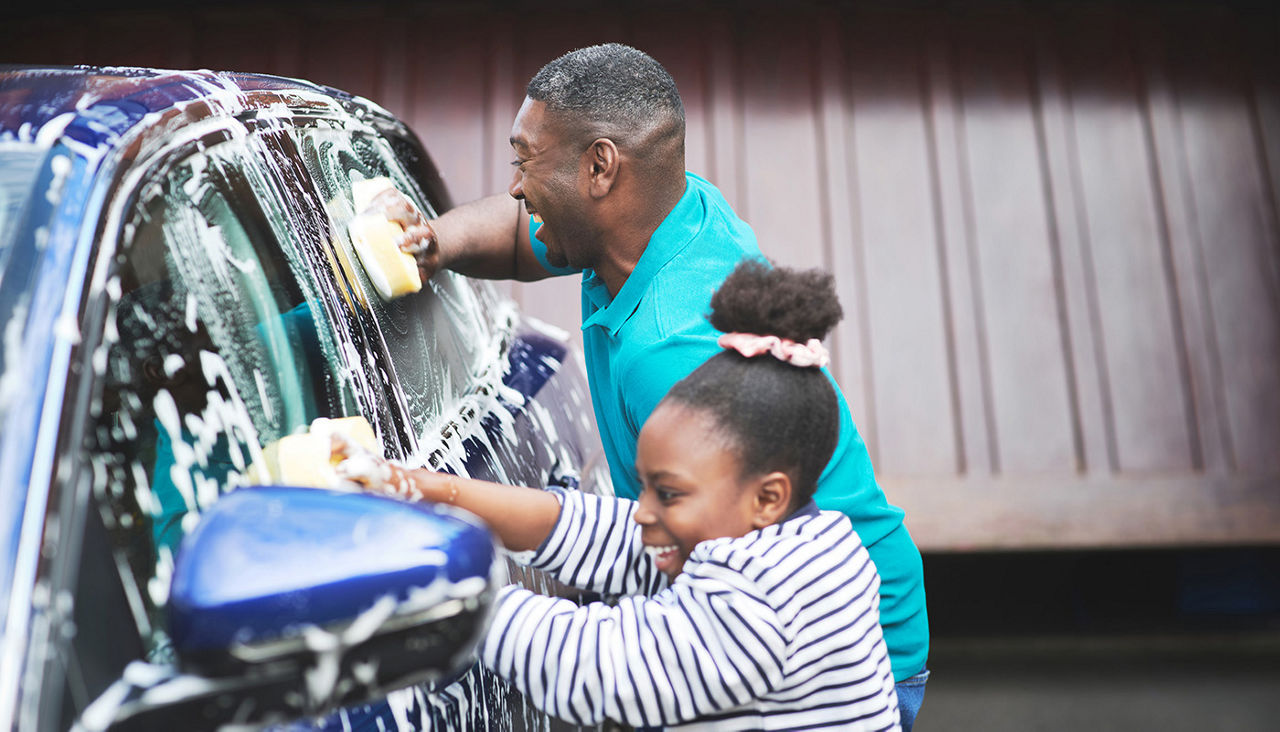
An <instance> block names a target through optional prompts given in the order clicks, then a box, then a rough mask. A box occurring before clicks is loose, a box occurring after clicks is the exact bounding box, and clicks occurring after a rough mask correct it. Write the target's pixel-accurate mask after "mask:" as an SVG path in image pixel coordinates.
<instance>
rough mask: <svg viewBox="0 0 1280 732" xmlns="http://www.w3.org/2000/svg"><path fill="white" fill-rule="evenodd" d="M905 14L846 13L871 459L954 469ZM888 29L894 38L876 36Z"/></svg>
mask: <svg viewBox="0 0 1280 732" xmlns="http://www.w3.org/2000/svg"><path fill="white" fill-rule="evenodd" d="M918 24H919V20H918V18H917V17H916V16H914V15H911V14H904V15H898V14H897V13H885V14H875V15H870V16H862V17H860V18H859V19H858V20H855V22H854V23H853V24H852V26H853V28H854V29H855V30H854V32H853V34H852V35H851V37H850V39H849V79H850V89H851V94H852V100H853V105H852V106H853V109H854V120H853V142H852V150H851V152H852V157H853V160H854V161H856V165H857V180H858V187H857V190H856V196H857V199H858V210H859V212H860V215H859V230H858V231H856V232H855V235H854V236H855V238H856V239H857V241H858V244H859V245H860V246H861V248H862V250H863V252H864V258H865V264H866V290H867V307H868V310H869V312H868V316H869V317H868V323H869V330H870V332H869V338H868V348H869V350H870V357H871V360H872V367H871V374H872V388H873V389H874V393H875V396H874V399H875V404H876V410H877V418H876V429H877V433H876V440H877V443H878V445H879V448H878V457H879V469H880V471H881V472H882V473H884V474H886V475H930V474H932V475H954V474H955V473H956V472H957V471H958V450H957V435H956V432H955V415H954V411H953V401H952V393H951V378H950V372H951V369H950V365H951V354H950V349H949V348H948V333H947V324H946V323H945V318H944V314H945V313H944V311H945V307H946V305H945V302H944V300H945V297H944V295H943V292H942V286H943V283H944V282H945V281H946V277H945V273H944V272H943V268H942V262H941V261H940V259H939V248H938V231H937V228H936V222H937V217H936V213H937V212H936V209H935V202H934V198H933V186H932V174H931V160H930V150H929V135H928V130H927V128H926V125H925V115H924V106H923V101H924V100H923V80H924V68H923V65H922V56H921V52H922V49H921V48H920V47H919V46H918V45H916V44H915V43H909V42H907V43H904V42H903V39H904V38H910V37H911V36H910V34H909V33H903V32H901V29H905V28H909V27H912V26H917V25H918ZM886 37H888V38H892V39H894V40H893V42H891V43H885V42H882V39H884V38H886Z"/></svg>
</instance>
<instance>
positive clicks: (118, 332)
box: [87, 142, 357, 660]
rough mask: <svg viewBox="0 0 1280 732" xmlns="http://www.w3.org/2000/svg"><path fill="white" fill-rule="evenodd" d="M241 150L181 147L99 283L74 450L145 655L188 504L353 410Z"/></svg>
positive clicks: (157, 644)
mask: <svg viewBox="0 0 1280 732" xmlns="http://www.w3.org/2000/svg"><path fill="white" fill-rule="evenodd" d="M244 149H245V148H244V146H243V145H239V144H237V143H235V142H232V143H227V144H225V145H222V146H214V147H212V148H209V149H207V150H204V151H198V152H194V153H192V154H190V155H188V156H187V157H185V158H184V159H182V160H180V161H179V162H176V163H174V164H171V165H170V166H168V168H167V169H166V170H165V171H164V172H163V173H162V174H161V175H160V176H159V177H158V178H157V182H156V183H154V184H149V185H147V186H146V187H144V189H143V191H142V193H141V195H140V197H139V200H138V202H137V203H136V204H135V205H134V206H133V208H132V213H131V218H129V219H127V221H126V224H125V226H124V228H123V231H124V234H123V236H122V238H121V242H120V248H119V251H118V253H117V256H116V260H115V269H114V274H113V276H111V277H110V278H109V279H108V281H107V282H108V284H107V288H106V289H107V290H108V301H109V302H111V303H113V304H112V305H110V306H109V311H108V315H107V317H106V323H105V328H104V337H103V344H102V346H101V348H100V349H99V350H98V352H97V354H96V356H95V369H96V370H99V371H100V373H101V377H102V378H101V392H100V394H99V399H98V401H97V403H96V405H95V409H94V412H93V425H92V427H91V429H90V430H89V441H90V443H91V444H90V445H89V449H88V451H87V452H88V454H89V455H90V460H91V461H92V467H93V471H94V475H95V493H96V494H97V495H98V497H99V499H100V505H101V506H102V508H103V514H104V518H105V520H106V523H107V527H108V531H109V533H110V534H111V538H112V544H113V545H114V549H115V551H116V553H117V556H118V559H119V560H120V561H118V562H117V563H118V564H123V565H126V566H127V568H128V572H127V576H126V577H125V579H126V585H131V594H132V595H133V604H134V605H135V613H136V614H137V615H138V620H139V625H140V627H141V628H142V630H143V636H144V638H146V639H148V642H149V645H150V649H149V653H150V655H151V657H152V658H153V660H168V659H167V655H168V651H167V638H166V636H165V633H164V630H163V623H162V622H160V615H159V613H160V610H161V608H162V607H163V606H164V603H165V601H166V599H167V592H168V586H169V578H170V572H171V571H172V567H173V558H174V555H175V553H176V551H177V547H178V543H179V541H180V540H181V538H182V536H183V535H184V534H185V533H186V532H187V531H188V530H190V528H191V527H192V526H193V525H194V523H195V521H196V520H197V518H198V516H199V514H200V513H201V511H203V510H204V509H206V508H207V507H208V506H210V505H211V504H212V503H213V502H214V501H216V500H217V499H218V497H219V496H220V495H221V494H222V493H225V492H226V491H227V490H229V489H232V488H234V487H236V486H239V485H243V484H244V483H245V482H246V478H245V474H246V472H247V471H248V469H249V467H250V465H251V464H252V463H253V461H254V460H255V459H257V458H259V457H260V456H261V446H262V445H265V444H267V443H268V442H270V441H271V440H275V439H278V438H279V437H282V436H284V435H287V434H290V433H291V432H294V431H296V430H298V429H300V428H303V427H305V426H306V425H308V424H310V422H311V421H312V420H314V419H315V418H317V417H337V416H343V415H346V414H354V413H357V412H356V410H355V406H354V400H353V397H352V394H351V389H350V388H349V384H348V383H347V382H348V377H344V375H343V373H342V369H341V367H340V365H339V364H338V362H337V361H336V360H335V358H334V356H333V354H335V353H336V352H337V350H338V347H337V345H336V342H337V339H336V338H335V337H334V335H333V334H332V332H331V330H330V327H329V325H328V323H327V321H326V319H325V317H324V316H323V313H320V312H318V311H317V310H318V306H317V305H315V304H314V300H313V299H310V298H308V297H306V296H304V291H303V289H302V287H301V285H300V284H299V281H298V278H297V277H296V276H295V273H294V272H292V271H291V270H290V266H289V262H288V260H287V259H286V258H285V257H284V256H283V254H282V250H281V244H280V242H279V240H278V238H277V235H276V233H275V231H276V229H274V228H273V227H272V225H271V222H270V214H269V212H268V211H267V210H266V209H265V208H264V206H265V204H264V203H263V202H262V201H263V199H264V198H269V190H268V189H269V186H268V184H267V183H266V181H267V179H266V178H265V177H264V176H263V175H262V173H261V172H260V171H258V170H256V169H255V165H254V164H253V163H252V162H250V161H251V160H252V159H253V158H252V156H247V155H244V154H243V150H244ZM122 574H126V573H125V572H124V571H123V568H122ZM130 579H132V583H131V582H130V581H129V580H130Z"/></svg>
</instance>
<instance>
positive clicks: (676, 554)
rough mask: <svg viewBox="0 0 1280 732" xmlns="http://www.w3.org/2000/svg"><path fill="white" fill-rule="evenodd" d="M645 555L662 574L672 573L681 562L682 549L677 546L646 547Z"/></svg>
mask: <svg viewBox="0 0 1280 732" xmlns="http://www.w3.org/2000/svg"><path fill="white" fill-rule="evenodd" d="M644 553H645V554H648V555H649V558H650V559H652V560H653V563H654V565H655V566H656V567H657V568H658V570H659V571H661V572H666V573H670V572H671V570H672V569H674V568H675V565H676V564H677V563H678V562H680V547H679V546H676V545H675V544H669V545H667V546H646V547H645V548H644Z"/></svg>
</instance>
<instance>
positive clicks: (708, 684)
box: [481, 567, 786, 727]
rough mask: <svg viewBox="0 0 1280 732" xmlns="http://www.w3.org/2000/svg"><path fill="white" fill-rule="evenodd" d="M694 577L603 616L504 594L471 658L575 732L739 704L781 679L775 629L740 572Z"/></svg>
mask: <svg viewBox="0 0 1280 732" xmlns="http://www.w3.org/2000/svg"><path fill="white" fill-rule="evenodd" d="M705 569H708V570H709V571H707V572H704V573H703V574H701V575H700V576H698V577H696V578H691V580H692V581H689V582H680V583H678V584H677V585H675V586H673V587H671V588H669V589H668V590H665V591H663V592H662V593H661V594H660V595H658V596H657V597H653V598H643V597H627V598H624V599H623V600H621V601H620V602H619V604H618V605H616V606H613V607H610V606H608V605H605V604H604V603H598V602H597V603H591V604H590V605H586V606H580V605H577V604H576V603H573V602H571V601H569V600H564V599H560V598H552V597H546V596H542V595H537V594H534V593H532V592H529V591H528V590H524V589H520V588H516V587H506V588H504V589H503V590H502V592H501V594H500V595H499V597H498V600H497V602H496V603H495V611H494V614H493V618H492V623H491V625H490V628H489V632H488V634H487V636H486V638H485V640H484V643H483V646H482V649H481V657H482V660H483V662H484V663H485V664H486V665H488V666H489V667H490V668H491V669H492V670H494V671H495V672H496V673H497V674H498V675H499V676H502V677H503V678H506V679H507V680H509V681H511V682H512V684H514V685H515V686H516V688H517V689H519V690H520V691H521V692H522V693H523V694H524V695H525V696H526V697H527V698H528V699H529V700H530V701H531V702H532V703H533V704H534V705H535V706H537V707H538V708H539V709H542V710H543V711H545V712H547V713H548V714H551V715H553V716H556V717H559V718H561V719H564V720H567V721H570V722H573V723H575V724H583V725H587V724H598V723H600V722H601V721H603V720H604V719H605V718H609V719H613V720H615V721H619V722H622V723H624V724H630V725H634V726H646V727H647V726H660V725H674V724H680V723H683V722H689V721H692V720H694V719H697V718H700V717H707V716H709V715H715V714H717V713H720V712H724V711H727V710H731V709H733V708H735V707H740V706H742V705H746V704H749V703H751V702H752V701H753V700H757V699H760V698H761V697H764V696H766V695H767V694H768V693H770V692H771V691H772V690H773V689H774V688H776V687H777V685H778V684H779V683H781V681H782V679H783V673H784V664H785V658H786V640H785V638H784V630H783V628H782V626H781V624H780V621H779V620H778V618H777V615H776V613H775V612H774V611H773V609H772V608H770V607H769V606H768V604H767V603H766V602H765V601H764V599H763V598H762V597H760V596H759V595H758V593H757V592H756V591H755V589H754V587H752V586H751V585H750V583H749V582H748V581H747V580H745V578H743V577H742V575H741V574H739V573H738V572H735V571H733V570H730V569H728V568H714V567H712V568H705Z"/></svg>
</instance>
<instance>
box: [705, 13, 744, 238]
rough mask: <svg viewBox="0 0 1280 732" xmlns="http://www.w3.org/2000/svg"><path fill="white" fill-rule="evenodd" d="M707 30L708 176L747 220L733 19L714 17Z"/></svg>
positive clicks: (735, 39)
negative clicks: (709, 97)
mask: <svg viewBox="0 0 1280 732" xmlns="http://www.w3.org/2000/svg"><path fill="white" fill-rule="evenodd" d="M713 17H714V18H715V20H714V21H713V22H711V24H710V26H709V27H708V28H707V29H706V30H707V39H706V43H707V47H708V63H709V65H710V68H709V69H708V70H707V76H708V79H709V83H710V86H711V93H710V96H711V110H710V123H711V129H710V135H711V149H710V170H709V172H710V176H709V177H708V178H707V180H709V181H711V182H712V183H714V184H715V185H716V187H717V188H719V189H720V192H721V193H723V194H724V198H725V200H726V201H728V202H729V205H730V206H732V207H733V209H734V211H737V213H738V215H739V216H741V217H742V218H743V219H747V220H749V216H750V214H751V212H750V211H749V210H748V209H747V201H746V200H745V193H744V187H745V186H744V184H743V180H742V176H743V173H742V169H743V166H742V153H743V145H742V95H741V88H740V81H739V78H738V75H739V69H738V67H737V58H738V51H737V46H738V31H737V27H736V17H737V16H732V17H730V16H728V15H727V14H720V13H715V14H714V15H713Z"/></svg>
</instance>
